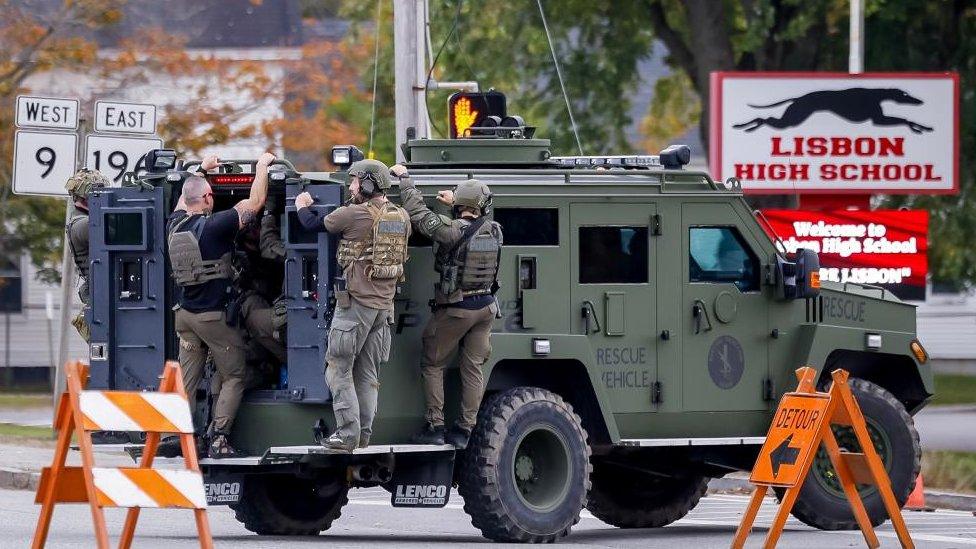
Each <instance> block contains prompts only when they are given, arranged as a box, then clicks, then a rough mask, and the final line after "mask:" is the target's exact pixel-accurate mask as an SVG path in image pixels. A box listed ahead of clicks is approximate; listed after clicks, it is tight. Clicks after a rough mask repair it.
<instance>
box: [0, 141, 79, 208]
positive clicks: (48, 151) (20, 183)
mask: <svg viewBox="0 0 976 549" xmlns="http://www.w3.org/2000/svg"><path fill="white" fill-rule="evenodd" d="M77 149H78V136H76V135H75V134H73V133H54V132H36V131H27V130H18V131H17V134H16V136H15V137H14V193H16V194H33V195H41V196H67V194H68V193H67V192H66V191H65V190H64V183H65V181H67V180H68V178H69V177H71V175H72V174H73V173H74V172H75V155H76V151H77Z"/></svg>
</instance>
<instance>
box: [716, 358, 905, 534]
mask: <svg viewBox="0 0 976 549" xmlns="http://www.w3.org/2000/svg"><path fill="white" fill-rule="evenodd" d="M816 376H817V372H816V370H814V369H813V368H810V367H809V366H806V367H803V368H800V369H798V370H797V371H796V377H797V379H798V380H799V384H798V385H797V388H796V391H795V392H792V393H787V394H785V395H783V399H782V400H780V403H779V407H778V408H777V409H776V414H775V415H774V416H773V423H772V425H770V427H769V433H768V434H767V435H766V443H765V444H763V447H762V450H760V452H759V457H758V458H757V459H756V464H755V466H754V467H753V470H752V476H751V477H750V478H749V481H750V482H752V483H753V484H755V485H756V490H755V491H754V492H753V493H752V499H751V500H750V501H749V506H748V507H747V508H746V512H745V514H744V515H743V516H742V523H741V524H739V529H738V530H737V531H736V533H735V538H734V539H733V541H732V547H733V549H741V548H742V547H743V546H744V545H745V542H746V538H748V537H749V531H750V530H751V529H752V523H753V522H754V521H755V520H756V514H758V513H759V507H760V506H761V505H762V501H763V498H764V497H766V492H767V491H768V490H769V488H772V487H777V488H786V493H785V494H784V495H783V499H782V501H781V502H780V506H779V510H778V511H777V512H776V518H775V519H774V520H773V524H772V526H771V527H770V529H769V534H768V535H767V536H766V543H765V545H764V547H766V548H773V547H775V546H776V542H777V541H778V540H779V536H780V534H782V532H783V527H784V526H785V525H786V519H787V517H788V516H789V514H790V511H791V510H792V509H793V504H794V503H796V499H797V497H798V496H799V495H800V489H801V488H802V487H803V481H804V480H805V479H806V477H807V474H808V473H809V472H810V467H811V466H812V465H813V461H814V458H815V456H816V454H817V449H818V448H819V447H820V443H821V442H822V443H823V444H824V447H825V448H826V450H827V455H828V456H830V462H831V463H832V464H833V466H834V470H836V471H837V476H838V478H839V480H840V483H841V486H842V487H843V488H844V494H845V495H846V496H847V499H848V501H849V503H850V504H851V509H852V510H853V512H854V518H855V520H857V524H858V526H860V527H861V532H862V533H863V534H864V540H865V542H866V543H867V545H868V547H878V546H879V545H880V544H879V542H878V537H877V535H876V534H875V533H874V529H873V528H872V526H871V520H870V518H868V514H867V511H866V510H865V509H864V503H863V502H862V501H861V497H860V495H859V494H858V492H857V485H858V484H873V485H874V486H876V487H877V489H878V493H879V494H880V495H881V500H882V501H883V502H884V506H885V509H886V510H887V511H888V516H889V517H890V518H891V523H892V525H893V526H894V528H895V532H897V534H898V540H899V541H900V542H901V546H902V547H904V548H906V549H908V548H912V549H914V547H915V545H914V543H913V542H912V538H911V536H909V534H908V528H907V527H906V526H905V520H904V519H903V518H902V516H901V509H900V508H899V507H898V502H897V500H895V495H894V494H893V493H892V491H891V483H890V481H889V479H888V474H887V472H885V468H884V463H883V462H882V461H881V458H880V457H879V456H878V453H877V451H876V450H875V449H874V443H873V442H872V441H871V436H870V435H869V434H868V430H867V425H866V424H865V422H864V416H863V415H862V414H861V408H860V407H859V406H858V404H857V401H856V400H855V399H854V394H853V393H851V389H850V387H849V386H848V385H847V377H848V373H847V372H846V371H844V370H839V369H838V370H834V371H833V372H832V373H831V378H832V379H833V384H831V387H830V392H828V393H820V392H817V390H816V386H815V385H814V384H815V382H816ZM832 425H840V426H848V427H851V428H852V429H853V430H854V434H855V436H856V437H857V442H858V444H859V445H860V446H861V452H847V451H841V449H840V446H839V445H838V444H837V439H835V438H834V433H833V431H832V430H831V426H832Z"/></svg>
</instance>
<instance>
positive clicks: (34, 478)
mask: <svg viewBox="0 0 976 549" xmlns="http://www.w3.org/2000/svg"><path fill="white" fill-rule="evenodd" d="M40 480H41V474H40V473H39V472H37V471H25V470H23V469H14V468H10V467H0V489H3V490H30V491H32V492H36V491H37V486H38V483H39V482H40ZM753 488H754V486H753V485H752V484H751V483H750V482H749V480H748V479H745V478H713V479H712V480H711V481H709V483H708V493H709V494H722V493H738V494H748V493H750V492H752V490H753ZM925 502H926V503H927V504H928V505H929V506H931V507H935V508H938V509H952V510H956V511H972V512H976V496H973V495H968V494H955V493H952V492H938V491H934V490H933V491H930V490H926V491H925Z"/></svg>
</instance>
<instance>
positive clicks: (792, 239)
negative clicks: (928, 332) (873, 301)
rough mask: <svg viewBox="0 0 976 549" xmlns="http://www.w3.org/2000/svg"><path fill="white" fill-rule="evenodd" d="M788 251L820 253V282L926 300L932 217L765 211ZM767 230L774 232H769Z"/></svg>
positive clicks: (895, 213)
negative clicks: (865, 286)
mask: <svg viewBox="0 0 976 549" xmlns="http://www.w3.org/2000/svg"><path fill="white" fill-rule="evenodd" d="M763 215H765V217H766V219H767V220H768V221H769V224H770V225H771V229H772V230H773V231H775V233H776V234H775V235H771V236H773V238H776V236H778V237H779V238H780V239H782V241H783V245H784V246H785V247H786V251H787V252H788V253H793V252H795V251H796V250H797V248H808V249H811V250H813V251H815V252H817V253H818V254H820V278H821V280H831V281H834V282H856V283H859V284H870V285H873V286H882V287H884V288H888V289H890V290H892V292H893V293H894V294H895V295H897V296H898V297H900V298H902V299H910V300H923V299H925V275H926V274H927V273H928V231H929V214H928V212H927V211H924V210H874V211H844V210H837V211H802V210H763ZM767 230H769V229H768V228H767Z"/></svg>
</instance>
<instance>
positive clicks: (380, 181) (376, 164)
mask: <svg viewBox="0 0 976 549" xmlns="http://www.w3.org/2000/svg"><path fill="white" fill-rule="evenodd" d="M347 173H349V175H350V176H351V177H358V178H359V179H360V181H363V180H366V179H368V180H370V181H372V182H374V183H375V184H376V186H377V187H378V188H380V189H383V190H384V191H385V190H387V189H389V188H390V185H391V184H392V182H391V181H390V168H388V167H387V166H386V164H384V163H382V162H380V161H379V160H359V161H357V162H353V164H352V166H349V171H348V172H347Z"/></svg>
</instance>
